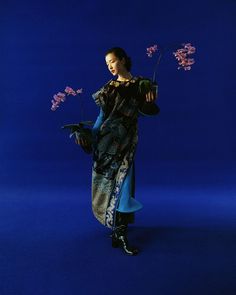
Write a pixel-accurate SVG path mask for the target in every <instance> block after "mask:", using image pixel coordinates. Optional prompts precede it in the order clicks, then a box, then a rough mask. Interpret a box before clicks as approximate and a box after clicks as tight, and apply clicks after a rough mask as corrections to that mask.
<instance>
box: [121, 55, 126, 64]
mask: <svg viewBox="0 0 236 295" xmlns="http://www.w3.org/2000/svg"><path fill="white" fill-rule="evenodd" d="M121 63H122V65H125V58H124V57H122V60H121Z"/></svg>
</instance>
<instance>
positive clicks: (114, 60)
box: [105, 53, 127, 76]
mask: <svg viewBox="0 0 236 295" xmlns="http://www.w3.org/2000/svg"><path fill="white" fill-rule="evenodd" d="M105 60H106V64H107V67H108V70H109V71H110V72H111V73H112V75H113V76H116V75H119V74H120V73H124V72H127V69H126V67H125V65H124V64H125V59H124V58H122V60H120V59H119V58H118V57H116V56H115V54H114V53H108V54H107V55H106V58H105Z"/></svg>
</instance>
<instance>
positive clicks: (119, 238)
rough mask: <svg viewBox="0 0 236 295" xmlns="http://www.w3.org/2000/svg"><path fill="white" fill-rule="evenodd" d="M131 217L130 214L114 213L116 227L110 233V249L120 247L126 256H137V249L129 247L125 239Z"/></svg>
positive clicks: (126, 238)
mask: <svg viewBox="0 0 236 295" xmlns="http://www.w3.org/2000/svg"><path fill="white" fill-rule="evenodd" d="M131 216H132V214H131V213H122V212H118V211H116V222H115V223H116V225H115V229H114V231H113V233H112V247H114V248H118V247H120V248H122V249H123V250H124V252H125V253H126V254H128V255H137V254H138V249H136V248H134V247H130V246H129V242H128V237H127V227H128V223H129V220H130V218H131Z"/></svg>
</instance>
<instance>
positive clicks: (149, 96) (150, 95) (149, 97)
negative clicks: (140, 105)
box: [146, 91, 156, 102]
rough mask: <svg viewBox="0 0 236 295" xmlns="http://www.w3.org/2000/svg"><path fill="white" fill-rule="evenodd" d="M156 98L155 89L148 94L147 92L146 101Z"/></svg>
mask: <svg viewBox="0 0 236 295" xmlns="http://www.w3.org/2000/svg"><path fill="white" fill-rule="evenodd" d="M155 99H156V95H155V94H154V92H153V91H149V92H148V93H147V94H146V101H147V102H152V101H154V100H155Z"/></svg>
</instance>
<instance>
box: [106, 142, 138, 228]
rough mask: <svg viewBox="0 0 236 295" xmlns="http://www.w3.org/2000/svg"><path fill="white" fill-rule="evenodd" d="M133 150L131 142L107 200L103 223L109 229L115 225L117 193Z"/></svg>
mask: <svg viewBox="0 0 236 295" xmlns="http://www.w3.org/2000/svg"><path fill="white" fill-rule="evenodd" d="M134 152H135V142H133V143H132V145H131V151H130V153H129V154H127V155H126V156H125V157H124V160H123V162H122V164H121V166H120V168H119V172H118V175H119V177H118V178H117V179H116V182H115V186H114V189H113V192H112V195H111V198H110V201H109V205H108V207H107V210H106V217H105V225H106V226H107V227H109V228H111V229H112V228H113V227H114V226H115V225H114V220H115V210H116V207H117V205H118V200H119V195H120V191H121V187H122V184H123V181H124V178H125V176H126V174H127V172H128V169H129V166H130V163H131V162H132V160H133V157H134Z"/></svg>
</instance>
